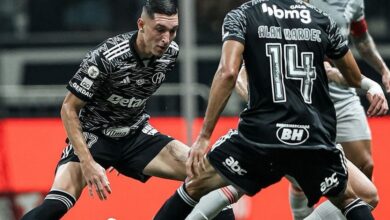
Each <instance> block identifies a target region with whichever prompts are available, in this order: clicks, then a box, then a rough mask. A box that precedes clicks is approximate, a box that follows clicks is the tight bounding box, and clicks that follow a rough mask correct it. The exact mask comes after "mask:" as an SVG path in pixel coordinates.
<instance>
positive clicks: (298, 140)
mask: <svg viewBox="0 0 390 220" xmlns="http://www.w3.org/2000/svg"><path fill="white" fill-rule="evenodd" d="M276 127H279V128H278V130H277V131H276V137H277V138H278V140H279V141H280V142H282V143H284V144H287V145H299V144H302V143H304V142H305V141H306V140H307V139H308V138H309V136H310V135H309V131H308V129H309V128H310V126H309V125H294V124H280V123H278V124H276Z"/></svg>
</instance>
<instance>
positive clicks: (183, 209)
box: [154, 184, 198, 220]
mask: <svg viewBox="0 0 390 220" xmlns="http://www.w3.org/2000/svg"><path fill="white" fill-rule="evenodd" d="M197 203H198V202H197V201H195V200H193V199H192V198H191V197H190V196H189V195H188V194H187V192H186V190H185V187H184V184H183V185H182V186H181V187H180V188H179V189H177V190H176V192H175V194H173V195H172V196H171V198H169V199H168V200H167V201H166V202H165V203H164V205H163V206H162V207H161V208H160V210H158V212H157V214H156V216H155V217H154V220H173V219H175V220H184V219H185V218H186V217H187V216H188V214H190V213H191V211H192V209H193V208H194V206H195V205H196V204H197Z"/></svg>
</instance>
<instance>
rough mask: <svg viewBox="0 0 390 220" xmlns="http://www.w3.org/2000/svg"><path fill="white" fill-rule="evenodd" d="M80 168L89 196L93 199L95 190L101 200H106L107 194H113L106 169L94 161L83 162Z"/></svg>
mask: <svg viewBox="0 0 390 220" xmlns="http://www.w3.org/2000/svg"><path fill="white" fill-rule="evenodd" d="M80 166H81V171H82V172H83V176H84V178H85V181H86V182H87V185H88V191H89V195H90V196H91V197H93V190H94V189H95V190H96V194H97V195H98V196H99V199H100V200H106V199H107V193H108V194H111V188H110V182H109V181H108V178H107V176H106V171H105V169H104V168H103V167H102V166H100V165H99V164H98V163H96V162H95V161H94V160H91V161H85V162H81V163H80Z"/></svg>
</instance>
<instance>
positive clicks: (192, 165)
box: [187, 40, 244, 178]
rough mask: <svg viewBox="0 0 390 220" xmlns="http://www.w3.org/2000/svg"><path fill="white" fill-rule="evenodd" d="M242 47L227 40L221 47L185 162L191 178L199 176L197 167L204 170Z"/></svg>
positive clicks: (232, 84)
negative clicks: (207, 95)
mask: <svg viewBox="0 0 390 220" xmlns="http://www.w3.org/2000/svg"><path fill="white" fill-rule="evenodd" d="M243 51H244V45H243V44H242V43H240V42H238V41H234V40H227V41H225V42H224V44H223V46H222V55H221V60H220V62H219V66H218V69H217V71H216V73H215V75H214V79H213V83H212V84H211V90H210V95H209V101H208V105H207V110H206V114H205V117H204V121H203V126H202V129H201V131H200V134H199V136H198V137H197V139H196V140H195V143H194V144H193V145H192V147H191V152H190V155H189V158H188V160H187V174H188V176H189V177H190V178H191V177H193V176H194V175H198V174H199V166H200V167H202V168H204V163H203V156H204V154H205V152H206V150H207V147H208V145H209V142H210V137H211V134H212V133H213V131H214V128H215V125H216V123H217V121H218V118H219V116H220V114H221V112H222V111H223V109H224V108H225V105H226V103H227V101H228V100H229V97H230V95H231V93H232V91H233V89H234V86H235V84H236V80H237V76H238V71H239V68H240V65H241V60H242V58H241V57H242V53H243Z"/></svg>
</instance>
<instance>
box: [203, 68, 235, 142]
mask: <svg viewBox="0 0 390 220" xmlns="http://www.w3.org/2000/svg"><path fill="white" fill-rule="evenodd" d="M235 82H236V76H235V74H234V73H230V72H226V71H224V70H223V69H222V68H219V69H218V71H217V73H216V75H215V77H214V79H213V83H212V85H211V90H210V95H209V102H208V105H207V110H206V114H205V118H204V122H203V126H202V130H201V133H200V136H201V137H203V138H206V139H209V138H210V137H211V134H212V133H213V130H214V128H215V125H216V123H217V121H218V118H219V116H220V114H221V112H222V111H223V109H224V108H225V106H226V103H227V102H228V100H229V97H230V95H231V93H232V91H233V89H234V85H235Z"/></svg>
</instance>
